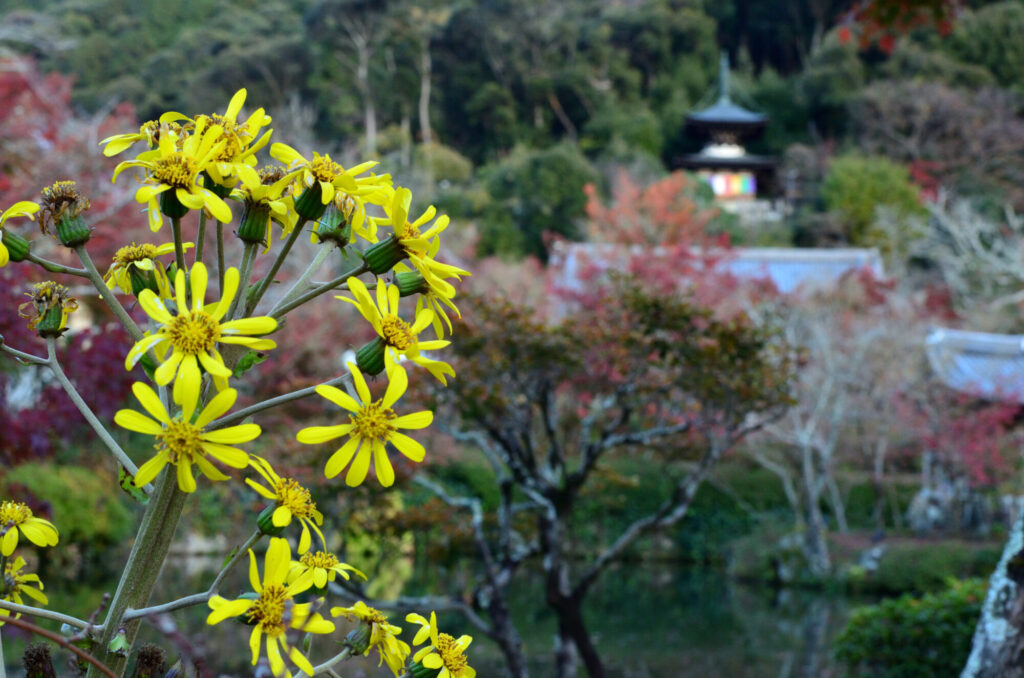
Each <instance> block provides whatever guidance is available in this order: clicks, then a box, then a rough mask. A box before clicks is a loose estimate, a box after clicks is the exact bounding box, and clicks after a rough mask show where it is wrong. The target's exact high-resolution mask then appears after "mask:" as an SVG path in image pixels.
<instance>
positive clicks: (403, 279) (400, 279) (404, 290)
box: [395, 271, 430, 297]
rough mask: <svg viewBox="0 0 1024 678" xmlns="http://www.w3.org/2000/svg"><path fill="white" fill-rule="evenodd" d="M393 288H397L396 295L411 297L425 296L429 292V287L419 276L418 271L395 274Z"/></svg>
mask: <svg viewBox="0 0 1024 678" xmlns="http://www.w3.org/2000/svg"><path fill="white" fill-rule="evenodd" d="M395 287H397V288H398V295H399V296H402V297H411V296H412V295H414V294H426V293H427V292H429V291H430V285H428V284H427V280H426V278H424V277H423V276H422V275H420V272H419V271H402V272H401V273H396V274H395Z"/></svg>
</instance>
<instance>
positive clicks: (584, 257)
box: [549, 242, 884, 294]
mask: <svg viewBox="0 0 1024 678" xmlns="http://www.w3.org/2000/svg"><path fill="white" fill-rule="evenodd" d="M629 252H632V253H633V254H636V255H639V254H642V253H643V249H642V248H640V247H632V248H630V249H629V250H627V249H626V248H625V247H624V246H619V245H610V244H603V243H564V242H562V243H558V244H557V245H556V247H555V248H554V251H553V252H552V256H551V262H550V265H549V270H550V271H551V272H552V282H554V283H555V284H556V285H559V286H562V287H565V288H568V289H577V288H578V287H579V286H580V280H579V277H580V275H581V271H582V268H583V267H584V266H586V265H591V266H597V267H599V268H603V269H608V268H611V267H612V266H614V265H621V264H622V263H623V262H624V261H625V260H626V258H627V256H628V253H629ZM716 258H717V257H716ZM715 265H716V266H717V267H718V269H719V270H720V271H721V272H728V273H731V274H732V275H734V276H736V277H737V278H739V279H741V280H770V281H771V282H772V283H773V284H774V285H775V287H776V288H777V289H778V290H779V291H780V292H782V293H784V294H790V293H793V292H796V291H807V290H810V289H820V288H822V287H829V286H831V285H834V284H835V283H836V282H837V281H838V280H839V278H841V277H842V276H843V275H844V274H846V273H848V272H850V271H856V270H860V269H864V268H868V269H870V270H871V272H872V273H873V274H874V275H875V276H876V277H882V276H883V275H884V271H883V268H882V259H881V257H880V256H879V254H878V251H877V250H874V249H856V248H848V249H810V248H808V249H796V248H782V247H748V248H744V247H737V248H734V249H729V250H722V252H721V258H717V263H716V264H715Z"/></svg>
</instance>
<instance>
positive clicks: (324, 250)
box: [275, 243, 337, 306]
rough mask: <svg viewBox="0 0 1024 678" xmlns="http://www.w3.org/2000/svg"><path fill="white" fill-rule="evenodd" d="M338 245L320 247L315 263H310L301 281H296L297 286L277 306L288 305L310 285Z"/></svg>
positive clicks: (292, 287)
mask: <svg viewBox="0 0 1024 678" xmlns="http://www.w3.org/2000/svg"><path fill="white" fill-rule="evenodd" d="M336 248H337V245H335V244H334V243H330V244H327V245H320V249H318V250H317V252H316V256H315V257H313V261H311V262H309V266H307V267H306V270H305V271H303V272H302V275H301V276H299V279H298V280H296V281H295V284H294V285H292V286H291V288H290V289H289V290H288V291H287V292H286V293H285V295H284V296H283V297H281V299H280V300H279V301H278V302H277V304H275V306H277V305H280V304H284V303H287V302H288V301H289V300H291V299H293V298H294V297H295V296H296V295H297V294H299V293H300V292H301V291H302V289H303V288H304V287H305V286H306V285H307V284H308V283H309V279H310V278H312V277H313V274H314V273H316V272H317V270H319V268H320V267H321V266H323V263H324V262H325V261H326V260H327V257H329V256H330V255H331V252H333V251H335V249H336Z"/></svg>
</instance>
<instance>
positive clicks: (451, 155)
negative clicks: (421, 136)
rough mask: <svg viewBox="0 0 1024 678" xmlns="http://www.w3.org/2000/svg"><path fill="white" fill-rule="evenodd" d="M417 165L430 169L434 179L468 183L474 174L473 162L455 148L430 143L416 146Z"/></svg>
mask: <svg viewBox="0 0 1024 678" xmlns="http://www.w3.org/2000/svg"><path fill="white" fill-rule="evenodd" d="M416 165H417V167H422V168H424V169H429V171H430V174H431V176H433V178H434V181H448V182H451V183H453V184H464V183H467V182H468V181H469V180H470V179H471V178H472V176H473V163H472V162H470V160H469V158H467V157H465V156H464V155H462V154H460V153H459V152H458V151H456V150H455V149H454V148H450V147H448V146H444V145H442V144H429V145H427V146H418V147H417V148H416Z"/></svg>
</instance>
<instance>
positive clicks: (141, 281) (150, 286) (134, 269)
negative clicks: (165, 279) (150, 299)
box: [128, 262, 161, 297]
mask: <svg viewBox="0 0 1024 678" xmlns="http://www.w3.org/2000/svg"><path fill="white" fill-rule="evenodd" d="M154 265H155V266H160V265H161V264H160V263H159V262H154ZM128 280H129V281H130V282H131V284H132V294H134V295H135V296H136V297H138V296H139V292H141V291H142V290H151V291H152V292H153V293H154V294H156V295H157V296H159V295H160V284H159V283H158V282H157V279H156V272H155V271H152V270H150V271H146V270H144V269H141V268H139V267H138V266H135V265H134V264H129V265H128Z"/></svg>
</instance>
